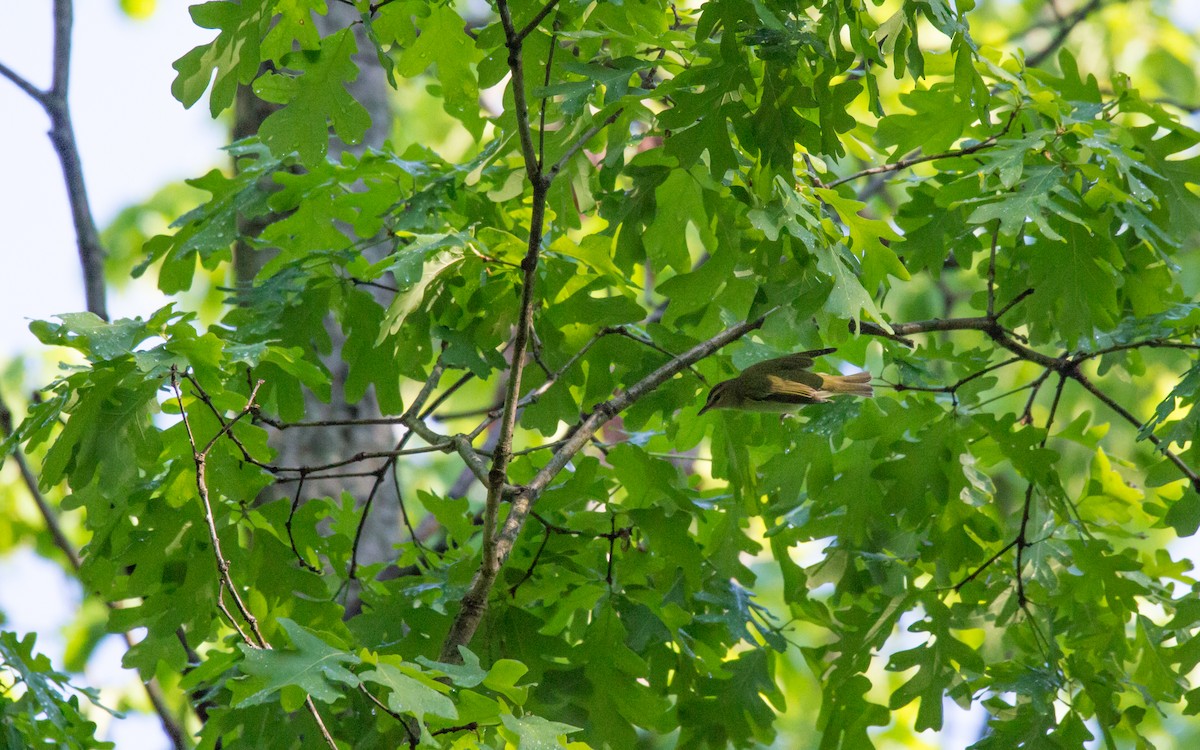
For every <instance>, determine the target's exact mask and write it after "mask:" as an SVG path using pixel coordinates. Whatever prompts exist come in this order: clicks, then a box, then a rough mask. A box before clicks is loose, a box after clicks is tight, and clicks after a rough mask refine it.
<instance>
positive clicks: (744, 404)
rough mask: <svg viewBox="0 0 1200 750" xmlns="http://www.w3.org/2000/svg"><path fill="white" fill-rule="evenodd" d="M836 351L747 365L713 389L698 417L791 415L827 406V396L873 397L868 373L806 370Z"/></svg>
mask: <svg viewBox="0 0 1200 750" xmlns="http://www.w3.org/2000/svg"><path fill="white" fill-rule="evenodd" d="M835 351H837V349H836V348H829V349H813V350H811V351H807V352H797V353H795V354H788V355H786V356H783V357H776V358H775V359H768V360H766V361H763V362H758V363H756V364H753V365H750V366H749V367H747V368H746V369H745V370H742V372H741V374H739V375H738V376H737V377H736V378H732V379H730V380H726V381H723V382H720V383H717V384H716V385H715V386H713V388H712V390H711V391H709V392H708V401H706V402H705V404H704V407H703V408H701V409H700V412H699V413H700V414H703V413H704V412H706V411H709V410H711V409H738V410H741V411H760V412H791V411H795V410H797V409H799V408H800V407H802V406H806V405H808V404H822V403H826V402H828V401H829V398H830V396H836V395H839V394H845V395H850V396H863V397H864V398H870V397H871V396H874V395H875V390H874V389H873V388H872V387H871V373H869V372H865V371H864V372H855V373H851V374H849V375H826V374H825V373H821V372H812V371H811V370H809V369H808V368H809V367H812V365H813V360H814V358H815V357H821V356H824V355H826V354H832V353H833V352H835Z"/></svg>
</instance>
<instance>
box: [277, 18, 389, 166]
mask: <svg viewBox="0 0 1200 750" xmlns="http://www.w3.org/2000/svg"><path fill="white" fill-rule="evenodd" d="M357 51H358V48H357V45H356V44H355V41H354V34H353V33H352V32H351V31H350V30H349V29H343V30H342V31H339V32H337V33H334V34H330V35H329V36H327V37H325V38H324V39H322V40H321V48H320V50H318V51H315V52H313V51H302V52H293V53H291V54H289V55H287V56H286V57H284V59H283V64H284V67H285V68H291V69H294V70H298V71H300V72H301V75H300V76H299V77H298V78H294V79H286V80H284V79H282V76H281V75H280V74H273V73H266V74H264V75H263V77H262V78H260V79H259V80H258V81H257V82H256V83H255V87H254V88H255V93H256V94H260V95H262V96H264V98H268V100H270V98H271V97H275V99H276V100H277V101H280V102H281V103H283V102H286V103H285V104H284V106H283V108H281V109H278V110H276V111H275V112H272V113H271V114H269V115H267V117H266V119H264V120H263V121H262V125H260V126H259V129H258V135H259V137H260V138H261V139H262V141H263V143H265V144H266V145H267V146H268V147H270V149H271V153H273V154H275V156H277V157H280V158H282V157H285V156H287V155H289V154H292V153H296V154H299V156H300V161H302V162H303V163H304V164H306V165H309V166H313V165H315V164H316V163H317V162H319V161H321V160H323V159H324V158H325V153H326V151H327V150H328V148H329V128H330V126H332V127H333V130H334V131H335V132H336V133H337V134H338V136H339V137H340V138H341V139H342V140H343V141H345V142H346V143H349V144H355V143H358V142H360V141H361V140H362V138H363V135H364V134H365V133H366V132H367V128H369V127H370V126H371V117H370V115H369V114H368V113H367V110H366V108H364V107H363V106H362V105H361V104H359V103H358V102H357V101H355V100H354V97H352V96H351V95H350V92H349V91H347V90H346V83H348V82H350V81H353V80H354V79H355V78H357V77H358V66H357V65H355V64H354V61H353V60H352V59H351V58H352V57H353V55H354V54H355V53H356V52H357Z"/></svg>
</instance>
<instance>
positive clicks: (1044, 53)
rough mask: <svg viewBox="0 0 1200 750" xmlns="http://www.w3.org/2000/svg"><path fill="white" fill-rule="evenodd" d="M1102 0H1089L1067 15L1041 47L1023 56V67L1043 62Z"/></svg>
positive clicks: (1033, 66) (1034, 66)
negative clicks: (1027, 55) (1047, 42)
mask: <svg viewBox="0 0 1200 750" xmlns="http://www.w3.org/2000/svg"><path fill="white" fill-rule="evenodd" d="M1103 2H1104V0H1091V1H1090V2H1089V3H1088V4H1087V5H1084V6H1082V7H1081V8H1079V10H1077V11H1075V12H1074V13H1072V14H1071V15H1070V16H1068V17H1067V18H1066V19H1064V21H1063V22H1062V24H1060V25H1059V27H1058V31H1057V32H1056V33H1055V34H1054V37H1053V38H1052V39H1051V40H1050V43H1049V44H1047V45H1046V46H1045V47H1043V48H1042V49H1040V50H1038V51H1037V52H1035V53H1034V54H1032V55H1030V56H1029V57H1027V58H1025V67H1027V68H1036V67H1037V66H1039V65H1041V64H1042V63H1043V62H1045V60H1046V58H1047V57H1049V56H1050V55H1052V54H1054V51H1055V50H1057V49H1058V48H1059V47H1061V46H1062V44H1063V42H1065V41H1067V37H1068V36H1069V35H1070V34H1071V32H1072V31H1074V30H1075V27H1076V26H1078V25H1079V24H1080V23H1082V22H1083V20H1084V19H1085V18H1087V17H1088V16H1090V15H1091V14H1092V13H1093V12H1095V11H1096V10H1098V9H1099V8H1100V5H1101V3H1103Z"/></svg>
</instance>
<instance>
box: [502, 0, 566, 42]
mask: <svg viewBox="0 0 1200 750" xmlns="http://www.w3.org/2000/svg"><path fill="white" fill-rule="evenodd" d="M558 3H559V0H550V2H548V3H546V4H545V5H544V6H543V7H542V9H541V10H539V11H538V12H537V15H535V16H534V17H533V18H531V19H530V20H529V23H527V24H525V25H524V26H522V27H521V30H520V31H518V32H516V33H514V34H513V35H512V37H511V38H510V44H511V43H513V42H515V43H516V44H520V43H522V42H524V41H525V37H527V36H529V35H530V34H532V33H533V31H534V29H536V28H537V27H538V24H539V23H541V22H542V20H543V19H545V18H546V16H548V15H550V13H551V11H553V10H554V8H555V7H556V6H557V5H558ZM510 23H511V21H510Z"/></svg>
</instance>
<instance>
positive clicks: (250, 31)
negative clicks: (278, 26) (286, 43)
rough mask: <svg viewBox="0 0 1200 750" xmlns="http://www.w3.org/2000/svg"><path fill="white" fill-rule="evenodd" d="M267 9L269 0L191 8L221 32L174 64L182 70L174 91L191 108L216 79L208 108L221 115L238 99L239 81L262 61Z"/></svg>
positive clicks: (199, 21)
mask: <svg viewBox="0 0 1200 750" xmlns="http://www.w3.org/2000/svg"><path fill="white" fill-rule="evenodd" d="M267 8H268V6H267V5H266V4H265V3H231V2H226V1H225V0H213V1H212V2H207V3H203V4H201V5H193V6H192V7H191V8H189V9H188V12H189V13H190V14H191V16H192V20H193V21H194V22H195V23H196V25H197V26H199V27H201V28H205V29H219V30H220V33H219V34H218V35H217V38H216V39H214V40H213V41H212V42H210V43H209V44H204V45H200V46H199V47H195V48H193V49H192V50H191V51H190V52H188V53H187V54H186V55H184V56H183V57H181V58H179V59H178V60H176V61H175V63H174V65H173V66H172V67H174V68H175V70H176V71H178V75H176V76H175V80H174V81H173V82H172V83H171V94H172V95H173V96H174V97H175V98H176V99H178V100H179V101H180V102H182V103H183V106H185V107H191V106H192V105H193V104H195V103H196V102H197V101H199V100H200V97H201V95H203V94H204V92H205V90H207V89H208V85H209V82H212V94H211V95H210V96H209V99H208V108H209V111H210V112H212V116H213V117H216V116H217V115H218V114H220V113H221V112H223V111H224V110H225V109H226V108H227V107H228V106H229V105H230V104H232V103H233V97H234V94H235V93H237V87H238V86H239V85H245V84H248V83H250V81H252V80H254V76H255V75H256V74H257V73H258V65H259V62H261V60H260V59H259V45H260V43H261V40H262V37H263V34H264V33H265V32H266V30H267V26H268V24H269V23H270V22H271V15H270V14H269V13H268V12H267ZM214 74H215V75H214Z"/></svg>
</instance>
